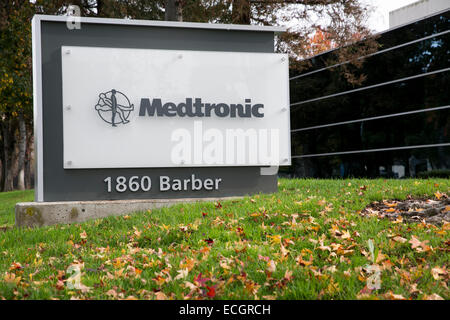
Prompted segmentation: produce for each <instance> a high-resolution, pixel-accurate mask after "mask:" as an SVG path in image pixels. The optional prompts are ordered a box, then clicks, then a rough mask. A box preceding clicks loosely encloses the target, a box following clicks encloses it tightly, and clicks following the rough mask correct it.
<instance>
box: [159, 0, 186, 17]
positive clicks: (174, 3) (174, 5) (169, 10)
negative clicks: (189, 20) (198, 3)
mask: <svg viewBox="0 0 450 320" xmlns="http://www.w3.org/2000/svg"><path fill="white" fill-rule="evenodd" d="M164 19H165V20H166V21H183V5H182V0H166V1H165V13H164Z"/></svg>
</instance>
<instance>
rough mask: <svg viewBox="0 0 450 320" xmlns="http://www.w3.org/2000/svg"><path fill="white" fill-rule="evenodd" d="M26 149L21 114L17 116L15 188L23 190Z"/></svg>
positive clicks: (23, 120)
mask: <svg viewBox="0 0 450 320" xmlns="http://www.w3.org/2000/svg"><path fill="white" fill-rule="evenodd" d="M26 149H27V128H26V125H25V119H24V118H23V113H22V112H21V113H20V114H19V159H18V168H17V169H18V181H17V188H18V189H19V190H25V152H26Z"/></svg>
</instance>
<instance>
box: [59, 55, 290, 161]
mask: <svg viewBox="0 0 450 320" xmlns="http://www.w3.org/2000/svg"><path fill="white" fill-rule="evenodd" d="M61 55H62V79H63V106H62V108H63V126H64V168H66V169H77V168H138V167H141V168H142V167H148V168H151V167H183V166H184V167H203V166H243V165H248V166H266V165H290V159H291V157H290V156H291V154H290V124H289V78H288V57H287V55H285V54H275V53H241V52H239V53H238V52H205V51H182V50H149V49H121V48H95V47H69V46H64V47H62V48H61Z"/></svg>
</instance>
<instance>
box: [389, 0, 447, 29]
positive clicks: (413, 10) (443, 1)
mask: <svg viewBox="0 0 450 320" xmlns="http://www.w3.org/2000/svg"><path fill="white" fill-rule="evenodd" d="M445 9H450V0H420V1H417V2H414V3H412V4H410V5H407V6H404V7H401V8H399V9H397V10H394V11H391V12H389V28H394V27H397V26H400V25H402V24H405V23H409V22H412V21H414V20H417V19H421V18H424V17H426V16H429V15H432V14H434V13H437V12H439V11H442V10H445Z"/></svg>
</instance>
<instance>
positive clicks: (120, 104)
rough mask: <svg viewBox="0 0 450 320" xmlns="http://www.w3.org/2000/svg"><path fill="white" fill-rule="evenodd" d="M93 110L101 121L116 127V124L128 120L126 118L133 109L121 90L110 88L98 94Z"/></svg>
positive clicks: (125, 122)
mask: <svg viewBox="0 0 450 320" xmlns="http://www.w3.org/2000/svg"><path fill="white" fill-rule="evenodd" d="M95 110H97V113H98V115H99V116H100V118H101V119H102V120H103V121H105V122H106V123H109V124H111V125H112V126H113V127H117V125H118V124H127V123H128V122H130V121H129V120H128V118H129V117H130V114H131V111H133V110H134V105H133V104H131V103H130V100H129V99H128V97H127V96H126V95H124V94H123V93H122V92H120V91H117V90H115V89H112V90H111V91H108V92H102V93H100V94H99V95H98V102H97V104H96V105H95Z"/></svg>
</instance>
